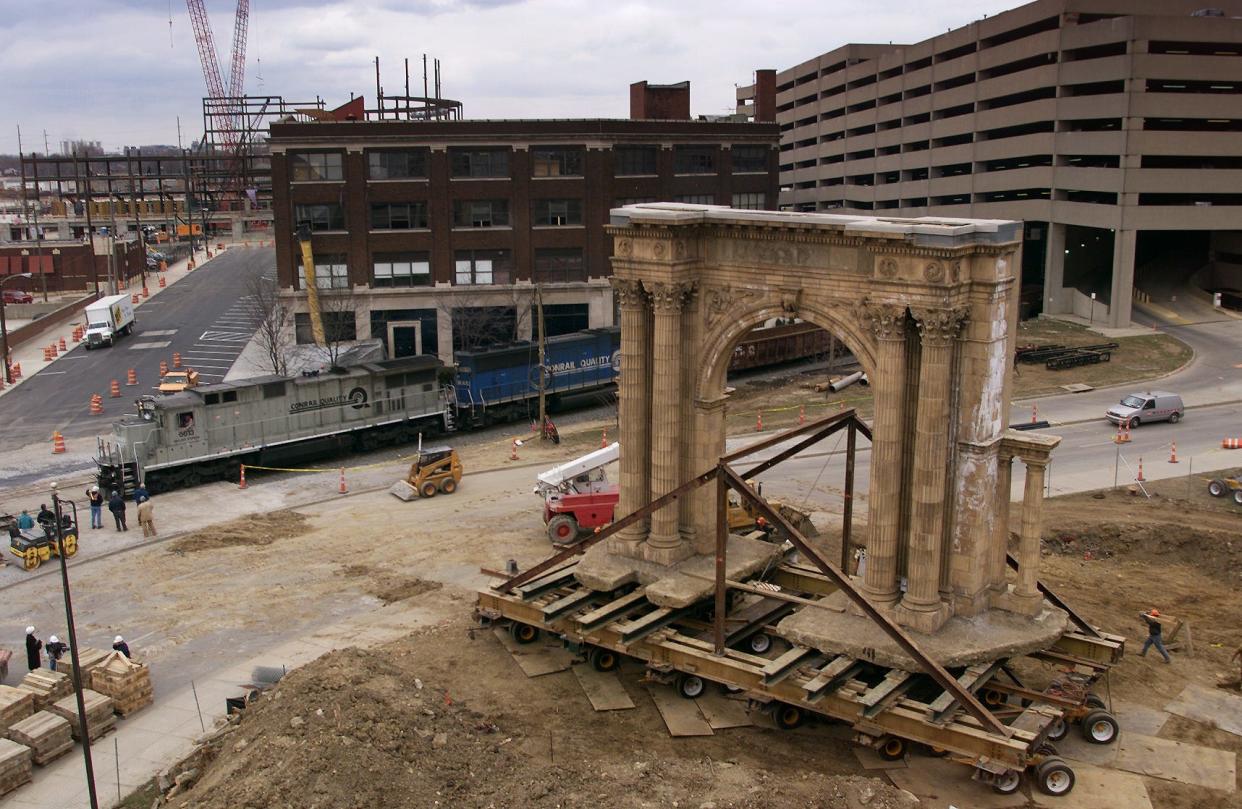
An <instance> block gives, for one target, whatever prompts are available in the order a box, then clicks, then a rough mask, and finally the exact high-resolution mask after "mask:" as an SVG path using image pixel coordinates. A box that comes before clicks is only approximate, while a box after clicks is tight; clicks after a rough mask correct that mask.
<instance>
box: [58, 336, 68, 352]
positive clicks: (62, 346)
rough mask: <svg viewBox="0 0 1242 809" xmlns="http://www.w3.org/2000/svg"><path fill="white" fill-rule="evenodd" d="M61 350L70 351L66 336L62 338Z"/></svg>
mask: <svg viewBox="0 0 1242 809" xmlns="http://www.w3.org/2000/svg"><path fill="white" fill-rule="evenodd" d="M60 350H61V351H68V350H69V347H68V346H67V345H65V338H64V337H62V338H60Z"/></svg>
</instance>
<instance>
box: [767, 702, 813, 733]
mask: <svg viewBox="0 0 1242 809" xmlns="http://www.w3.org/2000/svg"><path fill="white" fill-rule="evenodd" d="M772 718H773V719H774V720H775V721H776V726H777V727H778V728H780V729H781V730H793V729H794V728H800V727H802V725H803V724H805V723H806V711H803V710H802V709H801V708H799V707H798V706H797V705H785V704H783V703H777V705H776V708H775V709H773V711H772Z"/></svg>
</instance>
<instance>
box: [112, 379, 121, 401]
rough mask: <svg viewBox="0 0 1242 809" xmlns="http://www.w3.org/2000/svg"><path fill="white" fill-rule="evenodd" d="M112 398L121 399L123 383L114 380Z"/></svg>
mask: <svg viewBox="0 0 1242 809" xmlns="http://www.w3.org/2000/svg"><path fill="white" fill-rule="evenodd" d="M112 398H113V399H120V398H121V383H120V382H118V381H116V380H115V379H114V380H112Z"/></svg>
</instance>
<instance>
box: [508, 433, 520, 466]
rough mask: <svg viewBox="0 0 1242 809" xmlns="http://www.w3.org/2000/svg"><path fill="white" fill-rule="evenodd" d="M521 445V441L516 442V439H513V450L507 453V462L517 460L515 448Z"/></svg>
mask: <svg viewBox="0 0 1242 809" xmlns="http://www.w3.org/2000/svg"><path fill="white" fill-rule="evenodd" d="M521 445H522V442H521V441H518V440H517V439H516V438H515V439H513V449H512V450H510V451H509V460H511V461H516V460H519V458H518V454H517V448H518V447H519V446H521Z"/></svg>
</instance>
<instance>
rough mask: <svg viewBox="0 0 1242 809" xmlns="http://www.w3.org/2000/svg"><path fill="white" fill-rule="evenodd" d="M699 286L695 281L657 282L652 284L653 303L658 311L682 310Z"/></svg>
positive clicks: (650, 291)
mask: <svg viewBox="0 0 1242 809" xmlns="http://www.w3.org/2000/svg"><path fill="white" fill-rule="evenodd" d="M697 288H698V283H697V282H695V281H678V282H674V283H664V282H657V283H654V284H652V285H651V286H650V289H648V292H649V293H650V295H651V305H652V307H653V308H654V309H655V310H656V311H657V312H680V311H681V310H682V309H683V308H685V306H686V303H687V302H688V301H689V300H690V297H691V296H692V295H694V292H695V290H696V289H697Z"/></svg>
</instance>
